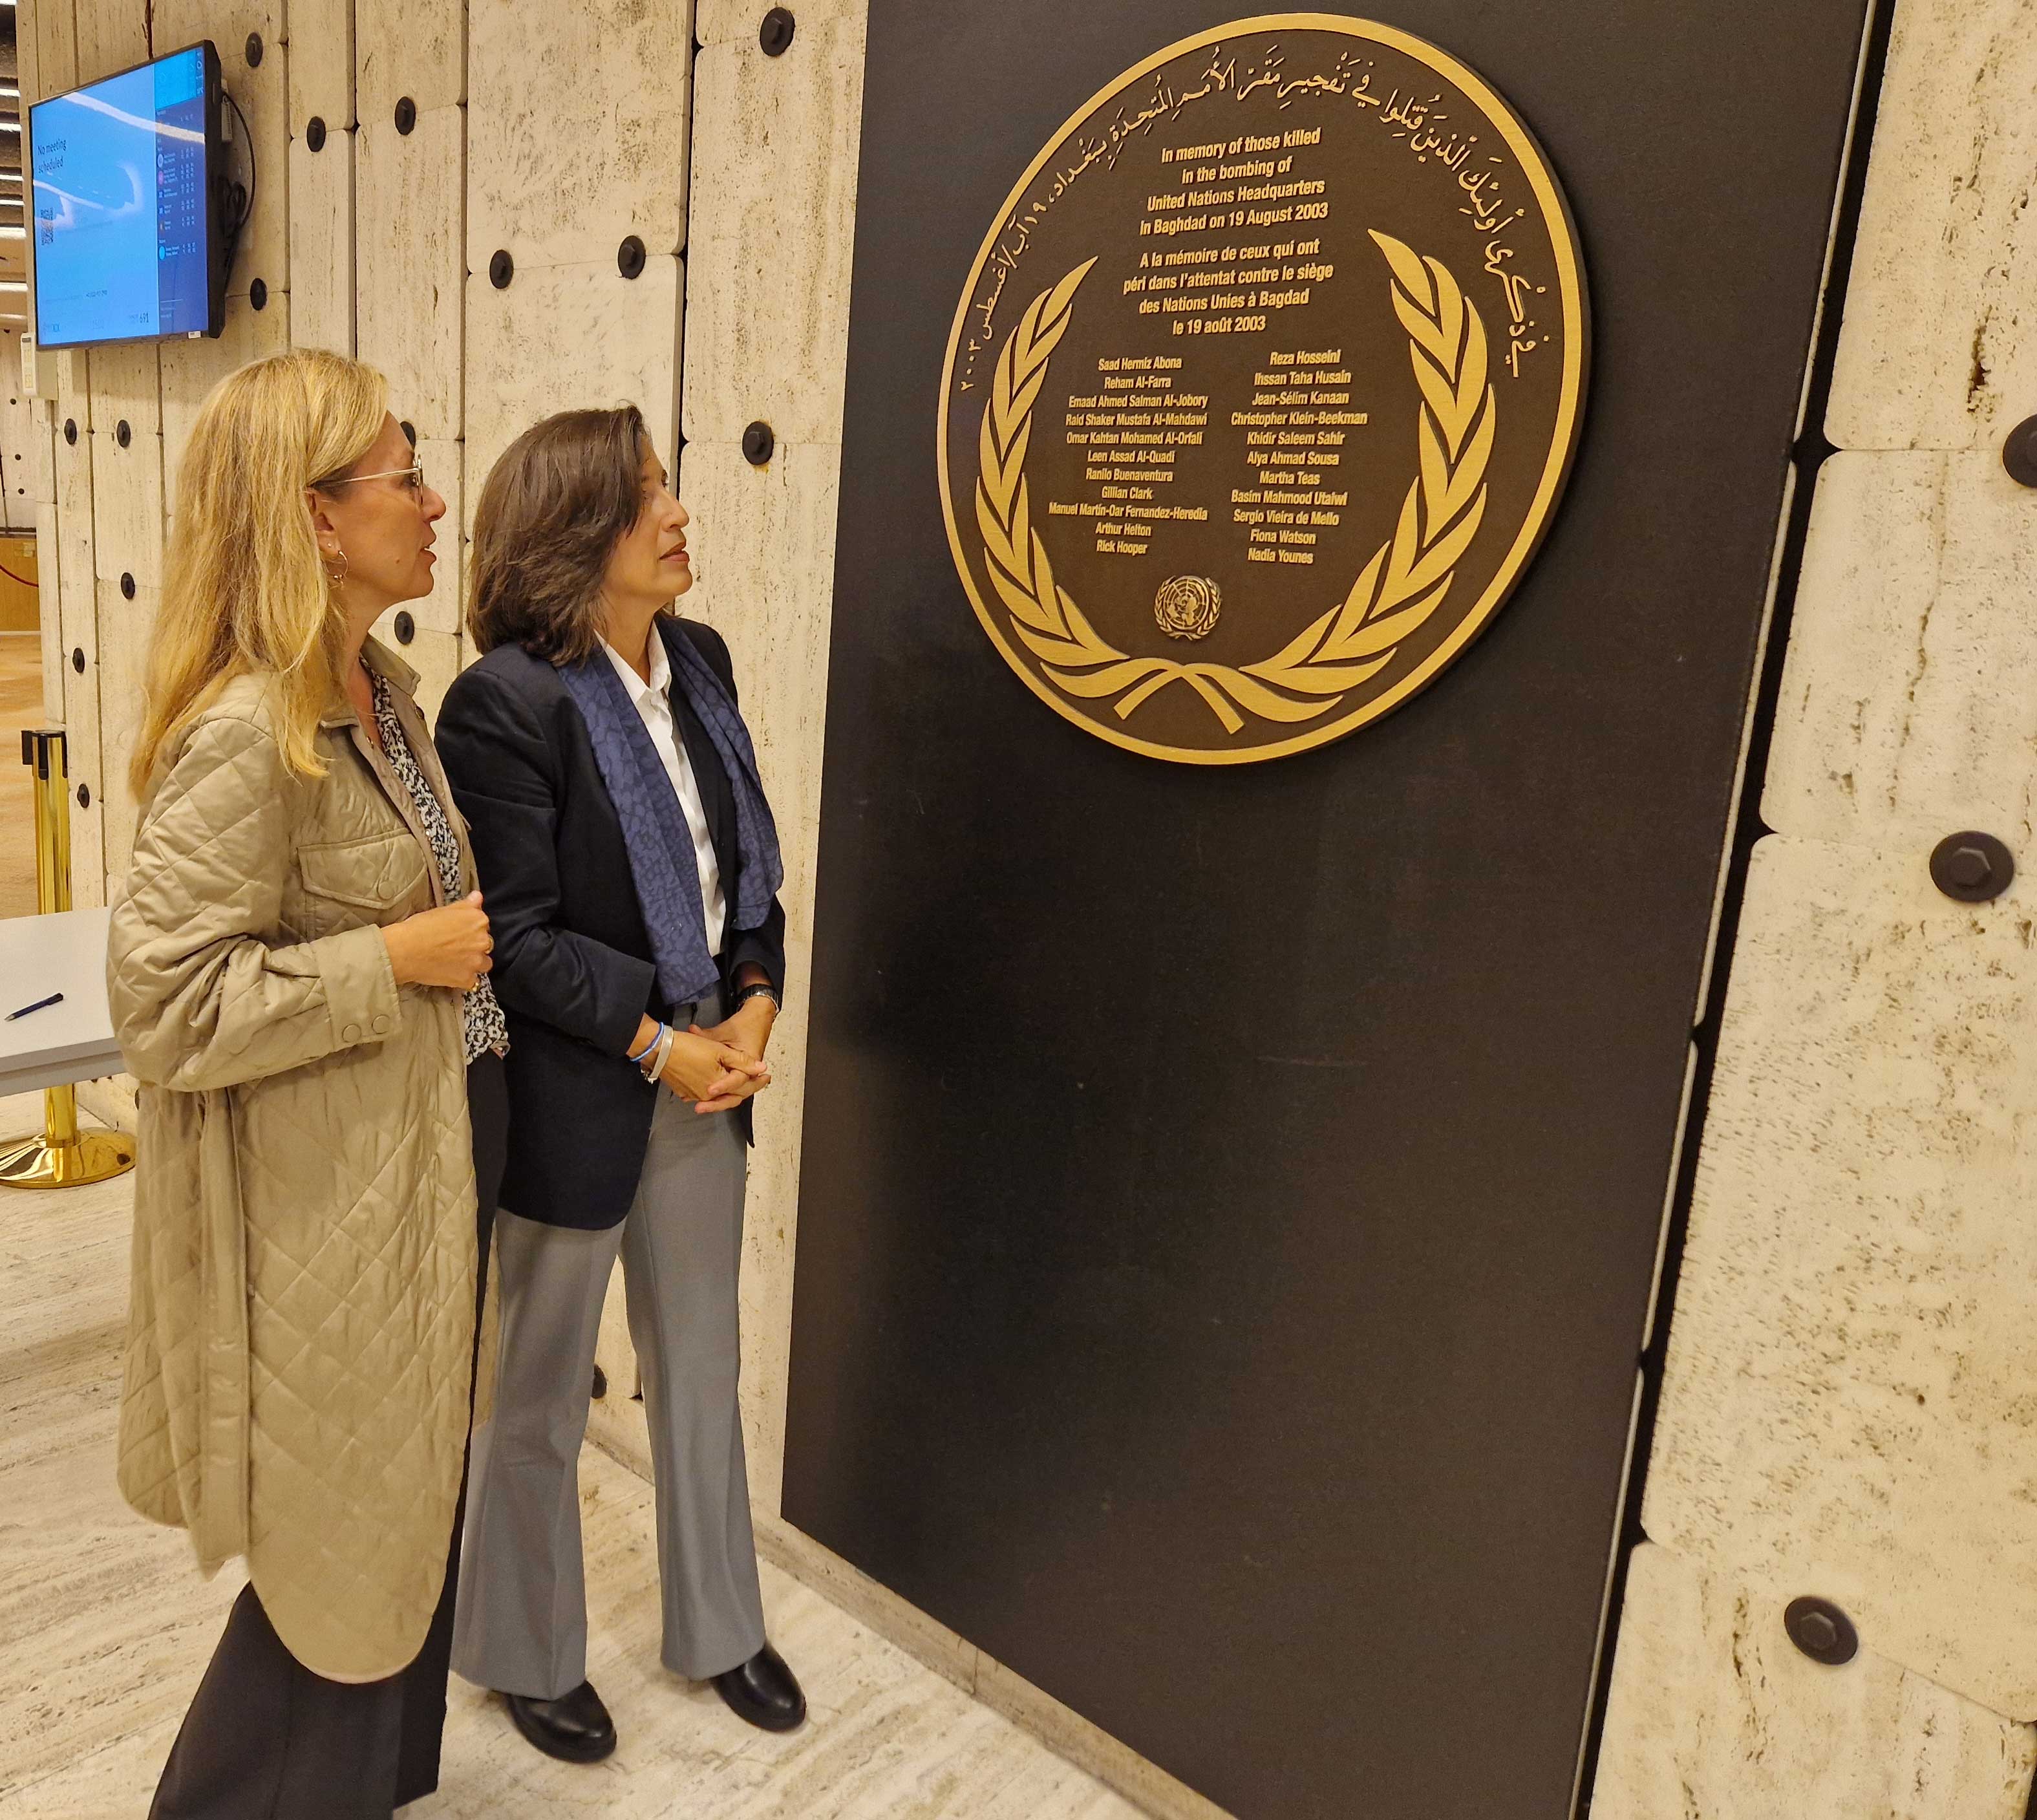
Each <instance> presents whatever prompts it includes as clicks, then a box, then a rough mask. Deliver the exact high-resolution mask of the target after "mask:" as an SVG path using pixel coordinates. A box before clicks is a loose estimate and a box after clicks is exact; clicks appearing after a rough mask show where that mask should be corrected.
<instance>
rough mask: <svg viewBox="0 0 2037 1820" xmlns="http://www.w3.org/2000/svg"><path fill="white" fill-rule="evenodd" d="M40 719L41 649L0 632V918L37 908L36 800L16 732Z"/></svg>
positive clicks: (22, 636)
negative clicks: (22, 761) (22, 759)
mask: <svg viewBox="0 0 2037 1820" xmlns="http://www.w3.org/2000/svg"><path fill="white" fill-rule="evenodd" d="M42 719H43V647H42V641H41V640H40V639H39V638H37V637H36V634H34V633H32V632H0V917H10V916H32V915H34V914H35V910H36V799H35V795H34V793H33V791H32V789H31V788H30V786H29V782H28V770H26V768H25V766H23V765H22V763H21V729H22V728H24V727H26V726H31V725H36V726H40V725H41V724H42Z"/></svg>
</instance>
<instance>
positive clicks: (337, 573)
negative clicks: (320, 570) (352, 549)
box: [325, 550, 350, 588]
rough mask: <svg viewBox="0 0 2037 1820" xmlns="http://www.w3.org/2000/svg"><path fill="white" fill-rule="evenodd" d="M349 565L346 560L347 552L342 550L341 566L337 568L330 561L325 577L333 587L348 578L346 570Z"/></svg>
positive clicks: (340, 553)
mask: <svg viewBox="0 0 2037 1820" xmlns="http://www.w3.org/2000/svg"><path fill="white" fill-rule="evenodd" d="M349 566H350V565H349V564H348V562H347V560H346V551H344V550H342V551H340V552H339V567H338V569H334V567H333V566H332V565H331V563H330V562H328V563H327V565H326V569H325V578H326V580H327V582H328V583H330V584H331V585H332V586H333V587H334V588H337V587H338V585H340V584H341V583H342V581H345V580H346V572H347V569H348V568H349Z"/></svg>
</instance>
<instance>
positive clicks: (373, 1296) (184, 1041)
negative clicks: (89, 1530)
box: [107, 641, 493, 1682]
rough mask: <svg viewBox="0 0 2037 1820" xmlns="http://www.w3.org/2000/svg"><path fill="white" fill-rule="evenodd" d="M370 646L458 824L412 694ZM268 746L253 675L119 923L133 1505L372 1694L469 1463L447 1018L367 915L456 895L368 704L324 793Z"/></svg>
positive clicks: (190, 775) (114, 966) (289, 1635)
mask: <svg viewBox="0 0 2037 1820" xmlns="http://www.w3.org/2000/svg"><path fill="white" fill-rule="evenodd" d="M367 655H368V662H369V664H371V665H372V667H373V668H376V669H377V670H379V671H380V672H382V673H383V674H384V675H386V676H387V677H388V678H389V679H390V680H391V683H394V684H395V685H397V687H396V688H395V690H394V691H392V692H393V694H394V697H395V706H396V707H397V710H398V713H399V715H400V717H401V718H402V722H403V727H404V731H405V732H406V733H407V734H408V735H409V736H410V745H411V747H412V750H413V751H414V752H415V754H416V755H417V757H418V762H420V763H421V765H422V766H423V767H424V769H425V774H426V775H427V776H428V777H429V778H430V779H431V781H432V783H433V787H434V788H435V789H436V790H437V791H438V793H439V794H440V798H441V800H443V801H444V802H445V803H446V804H448V808H450V806H451V804H452V793H451V791H450V790H449V789H448V788H447V786H446V783H445V779H444V775H443V774H442V773H441V772H440V770H439V766H438V760H437V758H436V755H435V754H434V752H433V749H432V744H431V740H430V736H429V734H428V733H427V732H426V730H425V724H424V721H423V719H422V717H421V715H420V714H419V713H418V709H417V706H416V705H415V703H414V701H413V700H412V699H411V691H412V690H413V689H414V687H415V684H416V677H415V676H414V674H413V673H412V672H410V670H409V669H408V668H406V666H405V665H403V664H401V663H400V662H399V661H398V660H397V659H396V658H395V656H393V655H392V654H391V653H388V652H387V651H385V650H384V649H382V648H381V647H380V645H376V644H375V643H374V642H373V641H370V642H369V645H368V653H367ZM271 727H272V723H271V721H270V717H269V710H268V707H267V704H266V701H265V698H264V691H263V686H262V683H261V682H260V681H259V679H255V678H252V677H243V678H240V679H236V681H234V682H232V683H229V685H228V686H227V687H226V688H225V691H223V692H222V693H221V695H220V697H219V698H218V700H217V702H216V703H215V704H214V706H213V707H212V708H211V709H209V710H208V711H207V712H206V714H205V716H204V717H203V718H202V720H200V721H198V724H197V725H195V727H194V728H192V729H191V732H190V733H189V735H188V736H187V737H186V738H185V739H184V740H183V741H182V743H181V745H180V748H179V749H178V750H176V751H175V752H173V753H172V754H169V755H167V756H166V758H165V760H164V762H163V763H162V764H161V765H160V766H158V768H157V773H156V775H155V777H154V778H153V780H152V781H151V783H150V785H149V793H148V800H146V803H145V804H144V805H143V808H142V822H141V827H140V829H139V831H138V833H137V834H136V836H135V841H134V863H133V866H132V868H131V869H130V872H129V874H128V876H127V881H126V883H125V885H124V887H123V889H122V891H121V893H120V895H119V900H118V902H116V904H115V908H114V911H113V926H112V938H111V947H110V950H109V952H108V957H107V965H108V985H109V989H110V993H111V1002H112V1010H113V1020H114V1026H115V1029H116V1031H118V1032H119V1039H120V1046H121V1049H122V1051H123V1054H125V1056H126V1058H127V1065H128V1067H129V1068H130V1069H131V1070H132V1071H133V1073H134V1076H135V1077H136V1078H137V1079H138V1080H139V1081H141V1082H142V1089H141V1130H140V1134H139V1137H140V1141H139V1145H138V1164H137V1167H136V1171H135V1177H134V1182H135V1187H134V1258H133V1289H132V1295H133V1301H132V1306H131V1309H130V1317H129V1330H128V1341H127V1383H126V1388H125V1391H124V1394H123V1398H122V1402H121V1407H120V1458H119V1478H120V1488H121V1490H122V1492H123V1494H124V1495H125V1496H126V1497H127V1500H128V1502H129V1503H130V1504H133V1505H134V1508H136V1509H137V1510H138V1511H139V1512H142V1515H145V1516H148V1517H151V1518H153V1519H155V1520H157V1522H159V1523H172V1524H176V1525H178V1526H180V1527H183V1528H186V1529H188V1530H189V1531H190V1532H191V1540H192V1542H193V1543H194V1544H195V1546H196V1549H197V1551H198V1558H199V1561H200V1562H201V1564H202V1565H203V1567H204V1568H205V1570H206V1572H208V1573H210V1572H213V1571H214V1570H215V1569H216V1568H217V1566H218V1565H220V1563H221V1562H222V1561H226V1560H227V1559H229V1558H230V1557H232V1556H234V1555H245V1556H246V1557H247V1558H248V1569H249V1572H250V1575H251V1577H252V1579H253V1580H254V1584H255V1591H256V1592H257V1593H258V1595H259V1596H260V1598H261V1600H262V1603H263V1607H264V1609H265V1610H266V1611H267V1613H268V1614H269V1617H270V1620H271V1621H273V1622H274V1625H275V1627H276V1629H277V1631H278V1634H279V1635H281V1636H282V1639H283V1641H284V1642H285V1644H288V1645H289V1649H290V1652H291V1653H292V1654H293V1655H295V1656H296V1657H297V1659H298V1660H299V1661H300V1662H302V1663H304V1664H305V1666H306V1667H309V1668H312V1669H313V1670H315V1671H316V1672H317V1673H319V1674H323V1675H324V1676H326V1677H327V1678H329V1679H332V1680H335V1681H348V1682H357V1681H369V1680H376V1679H379V1678H381V1677H382V1676H384V1675H387V1674H394V1673H395V1672H396V1671H398V1670H399V1669H401V1668H402V1667H404V1666H405V1665H406V1663H408V1662H409V1661H410V1659H411V1658H412V1657H413V1656H414V1655H415V1654H416V1653H417V1652H418V1648H419V1646H420V1645H421V1644H422V1642H423V1640H424V1636H425V1630H426V1629H427V1628H428V1627H429V1624H430V1621H431V1617H432V1612H433V1607H434V1606H436V1603H437V1602H438V1597H439V1591H440V1586H441V1584H443V1580H444V1570H445V1561H446V1548H447V1544H448V1541H449V1540H450V1539H451V1537H452V1520H453V1506H454V1503H455V1500H456V1498H457V1496H458V1494H459V1478H460V1465H461V1459H462V1455H463V1450H464V1447H465V1446H466V1442H467V1419H468V1409H469V1391H470V1387H471V1379H470V1366H471V1358H472V1347H473V1344H474V1273H475V1253H476V1245H475V1236H474V1166H473V1158H472V1152H471V1145H470V1141H469V1134H468V1128H467V1095H466V1071H465V1068H464V1066H463V1047H462V1039H461V1029H460V1015H461V1013H460V997H459V993H455V992H450V991H444V990H440V989H433V988H427V987H421V986H402V987H399V986H397V984H396V982H395V977H394V975H393V974H391V971H390V967H389V957H388V951H387V948H386V947H385V946H384V943H383V940H382V936H381V934H380V930H379V929H378V927H377V926H376V925H379V924H382V923H387V922H393V921H395V920H396V919H398V918H401V917H405V916H408V915H410V914H412V913H413V912H414V911H417V910H425V909H428V908H429V907H430V906H432V905H433V904H435V903H436V902H440V899H441V897H442V893H441V892H440V889H439V884H438V878H437V868H436V867H434V866H433V865H430V864H429V861H428V857H427V856H428V853H429V849H428V847H427V846H426V845H425V836H424V832H423V830H422V828H421V826H419V825H418V822H417V819H416V817H415V814H414V811H413V809H412V808H411V806H410V801H409V799H408V796H407V795H406V793H405V792H404V791H403V789H402V786H401V785H399V784H398V783H397V781H396V780H395V776H394V774H392V773H391V772H390V771H389V770H388V769H387V766H385V765H384V762H382V760H381V758H380V755H379V753H377V752H376V751H375V750H374V748H373V747H372V744H370V742H368V740H366V739H365V737H364V736H362V734H361V730H360V728H359V726H358V725H357V721H356V718H355V716H354V713H353V709H352V708H351V707H350V706H346V705H345V704H344V703H342V705H341V706H338V708H336V709H334V711H333V712H332V713H331V714H329V715H328V716H327V718H326V721H325V723H324V725H323V727H322V728H321V729H320V732H319V745H320V749H321V751H322V752H323V755H324V756H325V758H326V759H327V762H328V765H329V766H330V770H329V772H328V774H327V776H326V777H324V778H297V777H293V776H292V775H291V774H289V772H288V771H287V770H285V768H284V766H283V763H282V755H281V753H280V751H279V750H278V746H277V743H276V740H275V738H274V735H273V732H272V731H271ZM452 821H453V825H454V826H455V827H459V826H460V825H461V824H460V823H459V817H458V815H454V816H453V817H452ZM466 876H467V880H468V882H469V887H470V888H471V880H472V877H473V864H472V861H471V857H470V858H468V859H467V862H466ZM490 1324H491V1325H492V1324H493V1323H492V1321H491V1323H490ZM486 1382H487V1379H486V1377H484V1378H483V1379H482V1383H486Z"/></svg>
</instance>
